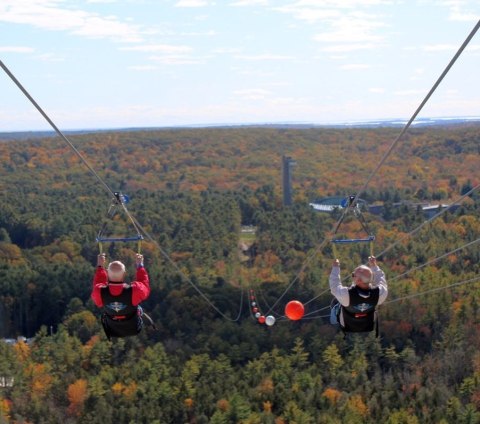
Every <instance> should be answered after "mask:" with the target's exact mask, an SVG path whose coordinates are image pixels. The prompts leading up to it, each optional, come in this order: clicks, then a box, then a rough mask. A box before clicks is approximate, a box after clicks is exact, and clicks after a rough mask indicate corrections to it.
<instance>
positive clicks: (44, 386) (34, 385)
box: [25, 364, 53, 399]
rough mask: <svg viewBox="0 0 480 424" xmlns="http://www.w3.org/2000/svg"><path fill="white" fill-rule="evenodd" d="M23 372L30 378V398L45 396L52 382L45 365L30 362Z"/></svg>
mask: <svg viewBox="0 0 480 424" xmlns="http://www.w3.org/2000/svg"><path fill="white" fill-rule="evenodd" d="M25 372H26V374H27V375H29V377H30V379H31V382H30V386H31V393H32V398H36V399H42V398H43V397H45V396H46V394H47V393H48V391H49V390H50V387H51V386H52V383H53V377H52V376H51V375H50V374H48V370H47V367H46V366H45V365H44V364H30V365H29V366H28V367H27V368H26V370H25Z"/></svg>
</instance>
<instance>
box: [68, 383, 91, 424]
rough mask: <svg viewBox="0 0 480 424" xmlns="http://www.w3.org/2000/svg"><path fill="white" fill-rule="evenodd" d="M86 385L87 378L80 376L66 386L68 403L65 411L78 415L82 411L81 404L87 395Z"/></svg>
mask: <svg viewBox="0 0 480 424" xmlns="http://www.w3.org/2000/svg"><path fill="white" fill-rule="evenodd" d="M87 387H88V383H87V380H84V379H82V378H81V379H79V380H77V381H75V382H74V383H72V384H70V385H69V386H68V389H67V396H68V401H69V402H70V405H69V406H68V409H67V411H68V413H69V414H70V415H73V416H77V417H78V416H79V415H80V414H81V413H82V410H83V405H84V403H85V400H86V399H87V397H88V392H87Z"/></svg>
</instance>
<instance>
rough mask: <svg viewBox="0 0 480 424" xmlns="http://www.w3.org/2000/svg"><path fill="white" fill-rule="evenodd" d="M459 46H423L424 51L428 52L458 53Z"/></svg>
mask: <svg viewBox="0 0 480 424" xmlns="http://www.w3.org/2000/svg"><path fill="white" fill-rule="evenodd" d="M458 47H459V46H455V45H453V44H431V45H427V46H423V47H422V49H423V50H424V51H426V52H441V51H452V52H454V51H456V50H458Z"/></svg>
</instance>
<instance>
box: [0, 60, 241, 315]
mask: <svg viewBox="0 0 480 424" xmlns="http://www.w3.org/2000/svg"><path fill="white" fill-rule="evenodd" d="M0 67H1V68H2V69H3V70H4V71H5V73H6V74H7V75H8V76H9V77H10V79H11V80H12V81H13V82H14V83H15V85H16V86H17V87H18V88H19V89H20V91H22V93H23V94H24V95H25V96H26V97H27V99H28V100H30V102H31V103H32V104H33V106H35V108H36V109H37V110H38V111H39V112H40V114H41V115H42V116H43V117H44V118H45V120H46V121H47V122H48V123H49V124H50V126H51V127H52V128H53V129H54V130H55V132H56V133H57V134H58V135H59V136H60V138H61V139H62V140H63V141H64V142H65V143H66V144H67V145H68V146H69V147H70V148H71V149H72V150H73V152H74V153H75V154H76V155H77V156H78V157H79V158H80V160H81V161H82V162H83V164H84V165H85V166H86V167H87V168H88V170H89V171H90V172H91V173H92V174H93V175H94V176H95V178H96V179H97V180H98V182H99V183H101V184H102V185H103V187H104V188H105V189H106V191H107V192H108V193H109V194H110V195H111V196H112V197H114V198H116V197H117V196H116V194H115V192H114V191H113V190H112V189H111V188H110V187H109V186H108V184H107V183H106V182H105V181H104V180H103V179H102V178H101V177H100V175H98V173H97V172H96V171H95V169H94V168H93V167H92V166H91V165H90V164H89V163H88V161H87V160H86V159H85V158H84V157H83V156H82V154H81V153H80V152H79V151H78V150H77V148H76V147H75V146H74V145H73V143H72V142H71V141H70V140H69V139H68V138H67V137H66V136H65V135H64V134H63V132H62V131H60V129H59V128H58V127H57V126H56V125H55V123H54V122H53V121H52V120H51V119H50V117H49V116H48V115H47V114H46V113H45V112H44V111H43V109H42V108H41V107H40V105H39V104H38V103H37V102H36V101H35V99H34V98H33V97H32V96H31V95H30V93H29V92H28V91H27V90H26V89H25V88H24V87H23V85H22V84H21V83H20V81H18V79H17V78H16V77H15V75H13V73H12V72H10V70H9V69H8V68H7V66H6V65H5V64H4V63H3V61H1V60H0ZM119 203H120V204H121V205H122V208H123V210H124V212H125V214H126V216H127V217H128V218H129V219H130V221H131V222H132V224H133V226H134V227H135V229H136V230H137V232H138V233H140V231H139V230H141V231H142V232H143V233H144V234H145V236H146V237H147V238H148V240H150V241H151V242H152V243H154V244H155V246H156V247H157V248H158V249H159V251H160V252H161V253H162V255H163V256H164V257H165V258H166V259H167V261H168V262H169V263H170V264H171V265H172V266H173V267H174V268H175V270H176V271H177V272H178V273H179V274H180V275H181V276H182V277H183V279H184V280H185V281H187V282H188V283H189V284H190V285H191V286H192V287H193V288H194V289H195V290H196V291H197V293H198V294H200V296H201V297H202V298H203V299H204V300H205V301H206V302H207V303H208V304H209V305H210V306H211V307H212V308H213V309H214V310H215V311H216V312H217V313H218V314H220V315H221V316H222V317H223V318H225V319H227V320H230V321H238V319H239V318H240V316H241V312H242V305H243V289H242V290H241V293H242V295H241V300H240V311H239V313H238V317H237V318H236V319H235V320H234V319H232V318H230V317H229V316H228V315H226V314H224V313H223V312H222V311H221V310H220V309H218V308H217V307H216V306H215V305H214V304H213V303H212V302H211V301H210V299H208V297H207V296H206V295H205V294H204V293H203V292H202V291H201V290H200V289H199V288H198V287H197V285H196V284H195V283H194V282H193V281H192V280H191V279H190V278H189V277H188V276H187V275H185V273H184V272H183V271H182V270H181V269H180V268H179V267H178V265H177V264H176V263H175V262H174V261H173V260H172V259H171V258H170V256H169V255H168V253H167V252H165V251H164V250H163V249H162V248H161V247H160V245H159V243H157V241H156V240H154V239H153V237H152V236H150V234H149V233H147V232H146V231H145V229H144V228H143V227H142V226H141V225H140V223H139V222H138V221H137V220H136V219H135V217H134V216H133V215H132V214H131V213H130V212H129V211H128V209H127V207H126V206H125V204H124V202H119Z"/></svg>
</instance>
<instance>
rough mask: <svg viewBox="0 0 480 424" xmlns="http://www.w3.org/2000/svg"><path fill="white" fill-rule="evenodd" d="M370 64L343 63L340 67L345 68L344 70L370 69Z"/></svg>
mask: <svg viewBox="0 0 480 424" xmlns="http://www.w3.org/2000/svg"><path fill="white" fill-rule="evenodd" d="M370 67H371V66H370V65H366V64H363V63H349V64H347V65H342V66H340V69H343V70H344V71H351V70H354V71H356V70H358V69H368V68H370Z"/></svg>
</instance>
